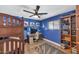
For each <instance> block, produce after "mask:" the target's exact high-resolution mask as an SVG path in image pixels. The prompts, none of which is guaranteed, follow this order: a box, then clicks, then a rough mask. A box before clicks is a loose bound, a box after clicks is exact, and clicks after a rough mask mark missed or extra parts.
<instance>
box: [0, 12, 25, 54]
mask: <svg viewBox="0 0 79 59" xmlns="http://www.w3.org/2000/svg"><path fill="white" fill-rule="evenodd" d="M23 25H24V21H23V19H22V18H18V17H15V16H12V15H8V14H4V13H0V53H24V42H23V36H24V35H23V30H24V26H23Z"/></svg>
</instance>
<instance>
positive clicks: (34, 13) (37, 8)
mask: <svg viewBox="0 0 79 59" xmlns="http://www.w3.org/2000/svg"><path fill="white" fill-rule="evenodd" d="M39 9H40V6H39V5H37V6H36V9H35V10H34V11H35V12H31V11H27V10H23V11H24V12H28V13H31V14H33V15H31V16H29V17H33V16H38V18H40V15H46V14H48V13H38V11H39Z"/></svg>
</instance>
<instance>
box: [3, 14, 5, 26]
mask: <svg viewBox="0 0 79 59" xmlns="http://www.w3.org/2000/svg"><path fill="white" fill-rule="evenodd" d="M3 25H4V26H5V25H6V16H4V24H3Z"/></svg>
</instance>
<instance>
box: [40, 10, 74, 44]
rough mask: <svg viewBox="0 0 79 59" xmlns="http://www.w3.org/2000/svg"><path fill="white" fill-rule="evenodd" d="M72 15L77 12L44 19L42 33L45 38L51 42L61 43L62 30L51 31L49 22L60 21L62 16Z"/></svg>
mask: <svg viewBox="0 0 79 59" xmlns="http://www.w3.org/2000/svg"><path fill="white" fill-rule="evenodd" d="M72 13H75V10H73V11H69V12H66V13H62V14H59V15H56V16H53V17H50V18H47V19H44V20H43V21H41V22H40V24H41V33H42V34H43V35H44V37H45V38H47V39H49V40H51V41H54V42H56V43H60V42H61V30H49V29H48V22H49V21H56V20H60V17H61V16H65V15H69V14H72ZM43 25H44V26H43Z"/></svg>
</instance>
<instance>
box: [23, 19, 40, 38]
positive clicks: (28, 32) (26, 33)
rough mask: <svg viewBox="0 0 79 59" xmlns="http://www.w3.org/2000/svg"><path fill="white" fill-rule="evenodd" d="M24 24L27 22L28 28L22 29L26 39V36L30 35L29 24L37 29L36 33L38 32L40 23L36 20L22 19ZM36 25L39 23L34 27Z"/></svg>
mask: <svg viewBox="0 0 79 59" xmlns="http://www.w3.org/2000/svg"><path fill="white" fill-rule="evenodd" d="M24 21H25V22H28V26H27V27H24V37H25V38H26V39H27V35H30V32H31V30H30V29H31V27H30V23H31V22H33V23H34V26H35V27H37V31H38V32H40V28H41V27H40V21H37V20H33V19H28V18H24ZM36 23H39V26H37V25H36Z"/></svg>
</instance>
